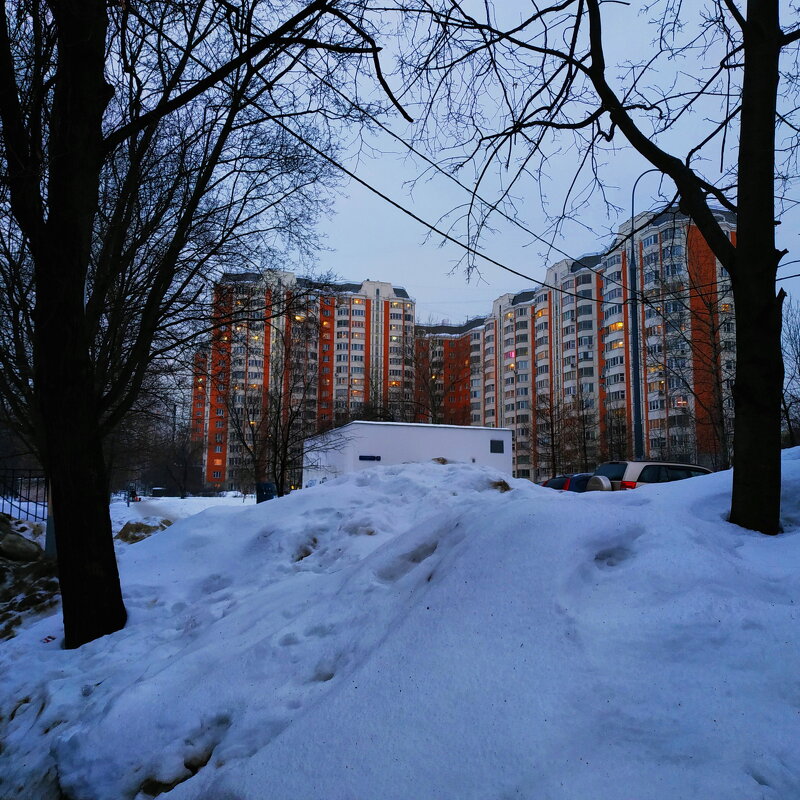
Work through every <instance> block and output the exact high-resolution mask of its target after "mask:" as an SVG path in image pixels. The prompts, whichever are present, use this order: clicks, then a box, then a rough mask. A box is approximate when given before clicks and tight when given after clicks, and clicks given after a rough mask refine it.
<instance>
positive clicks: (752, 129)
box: [730, 0, 783, 534]
mask: <svg viewBox="0 0 800 800" xmlns="http://www.w3.org/2000/svg"><path fill="white" fill-rule="evenodd" d="M781 36H782V34H781V30H780V27H779V16H778V2H777V0H750V2H749V3H748V13H747V24H746V27H745V31H744V37H745V40H744V44H745V47H744V81H743V86H742V111H741V123H740V125H741V127H740V144H739V191H738V220H737V234H736V254H735V257H734V264H733V269H732V270H730V272H731V279H732V285H733V298H734V303H735V306H736V325H737V327H736V347H737V356H736V382H735V386H734V393H733V396H734V404H735V410H736V418H735V422H734V454H733V494H732V498H731V514H730V521H731V522H733V523H735V524H737V525H741V526H742V527H745V528H750V529H752V530H756V531H760V532H761V533H766V534H776V533H778V532H779V531H780V494H781V461H780V451H781V426H780V420H781V394H782V390H783V359H782V354H781V304H782V300H783V294H782V293H781V294H778V295H777V296H776V294H775V276H776V272H777V267H778V261H779V259H780V255H781V254H780V253H778V252H777V251H776V249H775V215H774V194H775V191H774V180H775V113H776V101H777V91H778V79H779V72H778V58H779V54H780V40H781Z"/></svg>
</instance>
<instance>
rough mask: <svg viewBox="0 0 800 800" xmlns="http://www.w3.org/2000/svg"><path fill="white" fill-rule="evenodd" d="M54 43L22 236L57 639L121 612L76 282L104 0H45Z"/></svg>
mask: <svg viewBox="0 0 800 800" xmlns="http://www.w3.org/2000/svg"><path fill="white" fill-rule="evenodd" d="M54 14H55V15H56V16H57V17H58V33H59V39H58V46H59V50H60V53H61V58H60V63H59V70H58V73H57V75H56V87H55V93H54V101H53V103H54V106H53V127H52V136H51V145H50V146H51V157H50V182H49V186H48V207H49V214H48V217H47V222H46V223H45V230H44V231H43V232H42V233H43V235H42V236H41V238H39V239H38V241H32V242H31V249H32V250H33V252H34V259H35V275H36V307H35V309H34V320H35V335H34V340H33V346H34V351H33V353H34V371H35V376H36V398H37V401H38V411H39V414H40V426H41V432H40V440H41V452H42V455H43V460H44V465H45V468H46V470H47V473H48V476H49V478H50V482H51V487H52V493H53V515H54V518H55V527H56V547H57V550H58V564H59V579H60V581H61V596H62V601H63V608H64V630H65V636H66V639H65V642H66V646H67V647H79V646H80V645H82V644H84V643H85V642H88V641H91V640H92V639H96V638H97V637H98V636H102V635H104V634H108V633H112V632H113V631H115V630H118V629H119V628H121V627H122V626H123V625H124V624H125V620H126V612H125V607H124V605H123V602H122V592H121V589H120V583H119V574H118V572H117V566H116V559H115V556H114V545H113V541H112V538H111V520H110V517H109V509H108V490H109V482H108V475H107V471H106V466H105V462H104V458H103V450H102V445H101V437H100V435H99V430H98V428H99V425H98V409H97V408H96V402H97V401H96V396H97V390H96V387H95V382H94V371H93V368H92V362H91V356H90V347H89V336H88V331H87V329H86V319H85V313H84V312H85V298H84V286H85V281H86V270H87V264H88V261H89V247H90V236H91V231H92V223H93V220H94V215H95V213H96V210H97V187H98V181H99V179H98V176H99V172H100V164H101V161H102V147H103V145H102V138H101V120H102V115H103V111H104V109H105V107H106V104H107V103H108V100H109V99H110V89H109V87H108V85H107V84H106V82H105V79H104V60H105V34H106V14H107V10H106V8H105V4H104V3H101V2H98V0H94V1H93V2H90V1H89V0H87V2H86V3H64V4H58V5H57V6H55V7H54Z"/></svg>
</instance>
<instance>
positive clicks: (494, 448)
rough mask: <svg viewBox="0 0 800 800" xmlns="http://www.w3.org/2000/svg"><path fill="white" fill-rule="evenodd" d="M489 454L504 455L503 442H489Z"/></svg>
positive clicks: (491, 440) (495, 440) (497, 440)
mask: <svg viewBox="0 0 800 800" xmlns="http://www.w3.org/2000/svg"><path fill="white" fill-rule="evenodd" d="M489 452H490V453H505V442H504V441H503V440H502V439H490V440H489Z"/></svg>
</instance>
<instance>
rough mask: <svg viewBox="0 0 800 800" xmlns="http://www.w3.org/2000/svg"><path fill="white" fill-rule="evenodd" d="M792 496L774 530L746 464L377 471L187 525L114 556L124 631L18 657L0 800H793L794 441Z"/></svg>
mask: <svg viewBox="0 0 800 800" xmlns="http://www.w3.org/2000/svg"><path fill="white" fill-rule="evenodd" d="M784 479H785V486H784V511H783V523H784V527H785V530H786V532H785V534H784V535H783V536H780V537H776V538H768V537H763V536H760V535H758V534H755V533H751V532H748V531H744V530H741V529H738V528H736V527H734V526H731V525H729V524H727V523H726V522H724V514H725V512H726V507H727V502H728V495H729V490H730V475H729V474H718V475H711V476H708V477H703V478H696V479H692V480H690V481H684V482H682V483H677V484H672V485H666V486H662V487H647V488H641V489H637V490H636V491H633V492H618V493H614V494H611V493H608V494H606V493H591V494H583V495H578V494H573V493H570V492H567V493H559V492H554V491H552V490H549V489H542V488H540V487H538V486H534V485H532V484H530V483H528V482H527V481H515V480H509V481H508V484H504V483H503V481H502V476H501V475H499V474H498V473H495V472H493V471H491V470H488V469H481V468H476V467H474V466H466V465H439V464H426V465H414V466H403V467H385V468H377V469H375V470H369V471H364V472H359V473H357V474H356V475H353V476H349V477H347V478H343V479H340V480H338V481H334V482H330V483H327V484H324V485H322V486H318V487H314V488H313V489H308V490H304V491H302V492H296V493H294V494H292V495H290V496H288V497H286V498H283V499H280V500H273V501H270V502H268V503H264V504H262V505H259V506H252V505H250V506H244V507H242V505H241V500H239V501H238V503H237V502H234V503H232V504H230V505H228V506H224V507H214V508H209V509H207V510H205V511H203V512H202V513H199V514H196V515H194V516H188V517H186V518H185V519H182V520H181V521H179V522H176V524H174V525H172V526H171V527H170V528H168V529H167V530H165V531H163V532H159V533H157V534H154V535H153V536H151V537H150V538H148V539H146V540H144V541H142V542H139V543H137V544H132V545H126V546H121V547H120V550H119V556H120V569H121V574H122V580H123V586H124V590H125V596H126V603H127V607H128V610H129V614H130V621H129V623H128V626H127V627H126V628H125V629H124V630H122V631H120V632H118V633H116V634H114V635H112V636H109V637H106V638H104V639H103V640H100V641H97V642H93V643H91V644H89V645H87V646H85V647H83V648H81V649H80V650H78V651H69V652H67V651H64V650H61V649H60V646H59V641H58V637H59V636H60V628H59V620H58V618H57V617H55V616H54V617H47V618H41V619H39V620H36V621H33V622H29V623H28V624H27V625H26V626H24V627H23V628H22V629H21V630H20V633H19V635H18V636H17V637H16V638H15V639H13V640H11V641H9V642H6V643H5V644H4V645H3V646H2V647H1V648H0V685H2V686H3V692H2V699H0V742H2V751H1V752H0V798H3V799H4V800H5V798H17V797H19V798H25V799H26V800H37V799H38V798H48V799H49V798H53V800H55V798H58V797H60V796H61V797H66V798H74V800H118V799H119V800H122V799H124V798H130V799H131V800H132V799H133V798H136V800H145V798H149V797H153V796H156V795H159V794H164V795H165V797H166V796H167V794H166V793H168V796H169V798H170V800H187V798H197V799H198V800H199V799H201V798H202V799H203V800H260V798H265V799H266V798H269V799H270V800H356V799H358V800H434V799H435V800H442V799H444V800H450V798H452V800H472V799H474V800H509V799H510V798H525V799H526V800H551V799H552V800H650V799H653V800H655V799H656V798H658V800H681V799H682V798H686V800H690V799H691V800H776V799H777V798H780V799H781V800H796V799H797V798H798V797H800V625H799V624H798V606H800V535H799V534H800V449H798V450H794V451H790V452H788V453H787V454H786V460H785V462H784ZM509 485H510V487H511V490H510V491H504V490H505V489H506V488H507V486H509ZM153 502H157V501H153ZM158 502H160V501H158ZM172 502H175V501H172ZM137 505H139V504H137ZM143 510H144V511H146V512H147V516H151V517H154V518H155V517H159V518H160V517H162V516H165V517H169V516H170V515H169V514H166V513H164V514H163V515H162V510H163V507H162V506H159V507H158V508H157V509H156V508H154V509H152V511H153V513H150V512H151V510H150V509H143ZM50 636H53V637H56V639H55V641H50V642H47V641H45V640H46V639H47V638H48V637H50ZM59 787H60V789H59ZM59 790H60V791H62V792H63V794H62V795H59Z"/></svg>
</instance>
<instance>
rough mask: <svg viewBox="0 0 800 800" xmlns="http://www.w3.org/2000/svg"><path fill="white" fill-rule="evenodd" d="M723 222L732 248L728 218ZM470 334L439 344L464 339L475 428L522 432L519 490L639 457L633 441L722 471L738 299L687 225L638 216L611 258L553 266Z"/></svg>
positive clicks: (678, 219)
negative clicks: (529, 482) (525, 481)
mask: <svg viewBox="0 0 800 800" xmlns="http://www.w3.org/2000/svg"><path fill="white" fill-rule="evenodd" d="M716 213H717V215H718V218H719V220H720V222H721V223H722V224H723V227H724V228H725V229H726V230H727V231H728V234H729V236H731V237H732V238H733V237H735V218H734V217H733V215H732V214H730V213H729V212H726V211H722V210H720V211H717V212H716ZM632 228H633V231H634V233H633V236H631V235H630V231H631V229H632ZM631 252H633V253H634V256H635V262H634V263H635V279H634V282H633V283H632V282H631V275H630V263H631V261H630V258H631ZM634 322H636V323H637V324H636V325H634ZM470 325H471V328H470V332H469V334H466V333H464V332H462V331H461V330H460V329H458V328H456V327H455V326H450V327H449V328H448V327H447V326H439V328H438V329H437V330H438V335H440V336H442V335H444V334H445V333H446V332H448V331H449V332H450V334H451V335H453V336H456V335H460V336H466V335H469V338H470V361H471V374H470V395H471V396H470V403H471V407H470V422H471V424H475V425H487V426H497V427H510V428H512V429H513V430H514V468H515V474H516V476H517V477H525V478H531V479H534V480H539V479H542V478H547V477H550V476H551V475H553V474H556V473H558V472H573V471H582V470H588V469H592V468H593V467H594V465H595V464H596V463H597V462H598V461H599V460H603V459H607V458H626V457H627V458H629V457H632V456H633V455H634V451H635V433H636V431H637V430H640V431H641V433H640V436H641V455H642V456H643V457H645V458H663V459H674V460H687V461H695V462H698V463H701V464H705V465H708V466H711V467H717V468H719V467H723V466H726V465H727V462H728V460H729V455H730V436H731V431H732V426H731V415H732V401H731V396H730V386H731V381H732V378H733V368H734V352H733V351H734V341H735V322H734V318H733V305H732V299H731V296H730V285H729V282H728V280H727V276H726V275H725V273H724V272H723V270H722V268H721V266H720V265H719V264H718V263H717V261H716V259H715V258H714V256H713V254H712V253H711V251H710V249H709V247H708V245H707V244H706V242H705V240H704V239H703V238H702V236H701V235H700V233H699V231H698V230H697V228H696V226H695V225H693V224H692V223H691V220H689V219H688V218H687V217H686V216H685V215H683V214H680V213H679V212H672V211H669V212H664V213H662V214H660V215H657V216H655V217H654V216H653V215H652V214H641V215H639V216H638V217H637V218H636V219H635V220H633V223H632V224H631V222H628V223H626V224H625V225H623V226H622V227H621V228H620V231H619V235H618V238H617V242H616V245H615V246H614V247H612V248H611V249H610V251H608V252H607V253H605V254H603V255H602V256H601V255H587V256H583V257H582V258H581V259H578V260H576V261H573V260H571V259H566V260H563V261H560V262H558V263H556V264H553V265H552V266H551V267H549V268H548V269H547V272H546V276H545V279H544V281H543V282H542V284H540V285H539V286H537V287H534V288H533V289H530V290H526V291H523V292H520V293H518V294H507V295H503V296H502V297H499V298H498V299H497V300H495V301H494V303H493V307H492V311H491V313H490V314H489V315H488V316H487V317H486V318H485V319H484V320H483V322H482V324H481V323H480V322H478V321H473V322H472V323H470ZM634 328H636V330H635V331H634ZM637 362H638V369H637V368H636V364H637ZM637 374H638V380H637V379H636V378H635V376H636V375H637ZM637 387H638V388H637ZM637 398H638V409H639V413H638V414H637V413H636V409H637ZM639 420H640V423H639Z"/></svg>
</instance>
